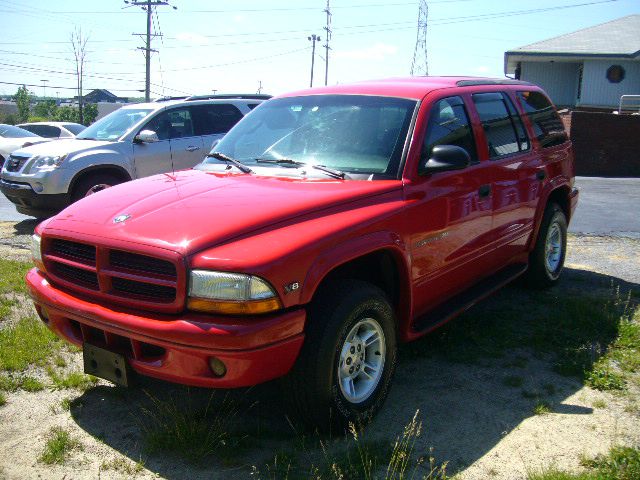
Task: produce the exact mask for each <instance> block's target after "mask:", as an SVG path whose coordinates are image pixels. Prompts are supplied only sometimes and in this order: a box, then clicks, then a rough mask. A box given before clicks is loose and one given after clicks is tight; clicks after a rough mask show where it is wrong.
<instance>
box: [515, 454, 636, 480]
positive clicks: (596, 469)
mask: <svg viewBox="0 0 640 480" xmlns="http://www.w3.org/2000/svg"><path fill="white" fill-rule="evenodd" d="M583 466H584V467H586V471H585V472H580V473H570V472H564V471H561V470H558V469H556V468H549V469H546V470H544V471H542V472H536V473H530V474H529V475H528V480H638V479H639V478H640V449H638V448H630V447H614V448H612V449H611V450H610V451H609V453H608V454H607V455H601V456H598V457H596V458H594V459H592V460H587V461H585V462H583Z"/></svg>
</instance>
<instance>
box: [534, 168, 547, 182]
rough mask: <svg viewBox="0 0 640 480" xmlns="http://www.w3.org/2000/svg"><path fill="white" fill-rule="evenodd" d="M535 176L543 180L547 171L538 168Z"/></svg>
mask: <svg viewBox="0 0 640 480" xmlns="http://www.w3.org/2000/svg"><path fill="white" fill-rule="evenodd" d="M536 178H537V179H538V180H540V181H542V180H544V179H545V178H547V173H546V172H545V171H544V170H538V171H537V172H536Z"/></svg>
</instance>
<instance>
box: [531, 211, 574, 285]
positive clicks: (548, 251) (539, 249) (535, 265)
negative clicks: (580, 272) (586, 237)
mask: <svg viewBox="0 0 640 480" xmlns="http://www.w3.org/2000/svg"><path fill="white" fill-rule="evenodd" d="M566 252H567V217H566V216H565V214H564V212H563V211H562V209H561V208H560V207H559V206H558V205H557V204H555V203H550V204H549V205H547V208H546V209H545V211H544V215H543V216H542V224H541V225H540V231H539V232H538V238H537V240H536V245H535V247H534V249H533V251H532V252H531V255H530V256H529V270H528V271H527V273H526V277H525V280H526V283H527V285H528V286H530V287H533V288H547V287H550V286H552V285H554V284H555V283H557V281H558V279H559V278H560V274H561V273H562V269H563V268H564V259H565V256H566Z"/></svg>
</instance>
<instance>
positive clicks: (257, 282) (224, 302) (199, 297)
mask: <svg viewBox="0 0 640 480" xmlns="http://www.w3.org/2000/svg"><path fill="white" fill-rule="evenodd" d="M189 280H190V281H189V299H188V301H187V307H188V308H189V309H190V310H197V311H201V312H210V313H221V314H227V315H255V314H259V313H267V312H272V311H274V310H278V309H280V308H282V304H281V303H280V299H279V298H278V295H277V294H276V292H275V290H274V289H273V287H272V286H271V285H269V283H268V282H267V281H265V280H263V279H261V278H259V277H255V276H253V275H245V274H241V273H227V272H213V271H208V270H192V271H191V276H190V279H189Z"/></svg>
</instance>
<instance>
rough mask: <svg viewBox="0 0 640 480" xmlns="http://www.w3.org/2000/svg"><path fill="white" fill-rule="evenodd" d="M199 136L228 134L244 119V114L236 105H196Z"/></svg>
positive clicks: (194, 108) (195, 113) (197, 132)
mask: <svg viewBox="0 0 640 480" xmlns="http://www.w3.org/2000/svg"><path fill="white" fill-rule="evenodd" d="M192 108H193V110H194V116H195V117H196V134H197V135H214V134H217V133H227V132H228V131H229V130H231V127H233V126H234V125H235V124H236V123H238V121H239V120H240V119H241V118H242V113H240V110H238V108H237V107H235V106H234V105H225V104H220V105H195V106H194V107H192Z"/></svg>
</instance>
